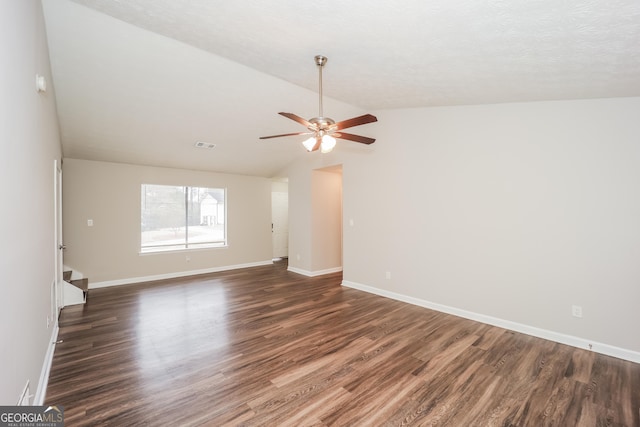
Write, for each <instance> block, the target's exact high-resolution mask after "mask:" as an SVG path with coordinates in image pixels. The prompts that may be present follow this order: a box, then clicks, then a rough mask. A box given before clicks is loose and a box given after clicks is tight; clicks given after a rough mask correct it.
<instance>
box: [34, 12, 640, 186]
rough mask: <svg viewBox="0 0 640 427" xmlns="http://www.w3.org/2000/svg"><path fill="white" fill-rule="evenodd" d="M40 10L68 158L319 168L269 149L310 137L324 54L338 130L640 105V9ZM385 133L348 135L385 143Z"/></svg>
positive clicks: (272, 169) (371, 130)
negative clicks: (406, 115)
mask: <svg viewBox="0 0 640 427" xmlns="http://www.w3.org/2000/svg"><path fill="white" fill-rule="evenodd" d="M43 5H44V9H45V19H46V24H47V34H48V38H49V45H50V51H51V52H50V53H51V61H52V68H53V77H54V82H53V83H54V86H55V90H56V97H57V101H58V113H59V116H60V125H61V132H62V140H63V150H64V154H65V156H67V157H74V158H86V159H95V160H105V161H118V162H127V163H138V164H151V165H158V166H169V167H180V168H188V169H199V170H214V171H221V172H231V173H241V174H249V175H259V176H272V175H274V174H276V173H277V172H278V171H279V170H280V169H281V168H282V167H284V166H286V164H287V163H289V162H291V161H292V160H293V159H295V158H296V157H298V156H300V155H307V154H306V153H305V152H304V150H302V149H301V148H300V144H299V142H300V140H301V139H302V138H296V137H291V138H281V139H274V140H267V141H259V140H258V136H260V135H269V134H273V133H285V132H296V131H302V130H304V129H303V128H302V126H300V125H298V124H296V123H295V122H290V121H289V120H287V119H285V118H282V117H280V116H278V115H277V114H276V113H277V112H278V111H288V112H293V113H296V114H298V115H301V116H303V117H305V118H311V117H313V116H316V115H317V95H316V92H317V70H316V67H315V65H314V62H313V56H314V55H316V54H323V55H326V56H328V58H329V61H328V63H327V66H326V68H325V72H324V93H325V95H327V96H328V97H330V98H332V99H328V100H326V101H325V108H324V110H325V115H327V116H330V117H332V118H334V119H336V120H342V119H345V118H348V117H351V116H354V115H359V114H362V113H364V112H372V113H374V114H375V111H376V110H382V109H389V108H407V107H424V106H440V105H462V104H489V103H502V102H521V101H538V100H555V99H580V98H602V97H618V96H640V1H638V0H527V1H520V2H515V1H506V0H451V1H447V2H435V1H431V2H428V1H424V0H405V1H402V2H391V1H368V2H364V1H351V2H345V1H337V0H325V1H322V2H301V1H294V0H278V1H264V0H263V1H261V0H244V1H242V0H241V1H228V0H227V1H212V0H74V2H70V1H68V0H43ZM85 6H88V7H85ZM114 18H115V19H114ZM291 83H293V85H292V84H291ZM381 125H382V124H380V123H378V124H371V125H366V126H362V127H359V128H355V129H353V130H352V131H351V132H352V133H357V134H362V135H366V136H371V137H375V129H376V126H381ZM198 140H203V141H206V142H212V143H215V144H217V147H216V148H215V149H214V150H211V151H203V150H198V149H195V148H193V144H194V143H195V141H198ZM338 149H350V150H367V149H375V144H374V146H372V147H364V146H361V145H359V144H355V143H352V142H341V143H340V145H339V147H338ZM311 155H319V153H313V154H311Z"/></svg>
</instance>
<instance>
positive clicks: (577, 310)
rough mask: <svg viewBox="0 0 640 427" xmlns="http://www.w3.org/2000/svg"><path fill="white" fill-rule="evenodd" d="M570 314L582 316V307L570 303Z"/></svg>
mask: <svg viewBox="0 0 640 427" xmlns="http://www.w3.org/2000/svg"><path fill="white" fill-rule="evenodd" d="M571 314H572V315H573V317H582V307H580V306H579V305H572V306H571Z"/></svg>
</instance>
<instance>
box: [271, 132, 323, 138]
mask: <svg viewBox="0 0 640 427" xmlns="http://www.w3.org/2000/svg"><path fill="white" fill-rule="evenodd" d="M295 135H313V132H294V133H283V134H280V135H269V136H261V137H260V139H269V138H280V137H281V136H295Z"/></svg>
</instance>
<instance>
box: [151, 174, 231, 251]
mask: <svg viewBox="0 0 640 427" xmlns="http://www.w3.org/2000/svg"><path fill="white" fill-rule="evenodd" d="M141 195H142V203H141V206H142V215H141V234H142V235H141V251H142V252H155V251H166V250H179V249H186V248H198V247H213V246H225V245H226V243H227V241H226V224H225V220H226V218H225V216H226V206H225V198H226V190H225V189H223V188H201V187H178V186H167V185H149V184H143V185H142V191H141Z"/></svg>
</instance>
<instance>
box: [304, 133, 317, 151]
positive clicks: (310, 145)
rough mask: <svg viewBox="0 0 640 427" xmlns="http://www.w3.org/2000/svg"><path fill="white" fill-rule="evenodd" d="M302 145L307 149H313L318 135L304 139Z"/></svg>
mask: <svg viewBox="0 0 640 427" xmlns="http://www.w3.org/2000/svg"><path fill="white" fill-rule="evenodd" d="M302 145H304V148H306V150H307V151H313V147H315V146H316V137H315V136H312V137H311V138H309V139H305V140H304V141H302Z"/></svg>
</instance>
